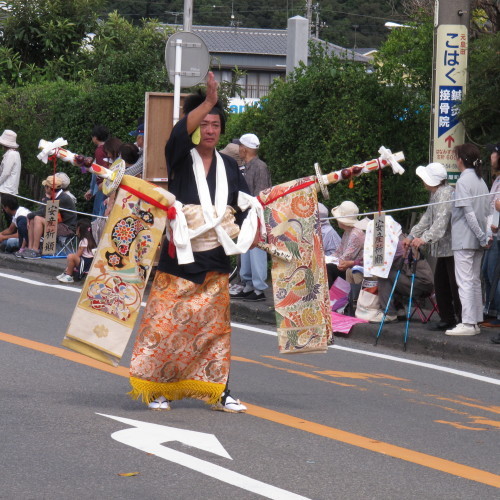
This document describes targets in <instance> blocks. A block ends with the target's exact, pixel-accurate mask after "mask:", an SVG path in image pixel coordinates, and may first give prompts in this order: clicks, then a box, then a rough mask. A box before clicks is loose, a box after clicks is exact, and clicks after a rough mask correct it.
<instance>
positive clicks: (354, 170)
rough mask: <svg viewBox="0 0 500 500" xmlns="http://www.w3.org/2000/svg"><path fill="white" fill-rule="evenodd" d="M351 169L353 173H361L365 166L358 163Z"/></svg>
mask: <svg viewBox="0 0 500 500" xmlns="http://www.w3.org/2000/svg"><path fill="white" fill-rule="evenodd" d="M351 170H352V173H353V175H359V174H360V173H361V172H362V171H363V167H360V166H359V165H356V166H354V167H352V169H351Z"/></svg>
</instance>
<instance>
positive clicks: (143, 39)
mask: <svg viewBox="0 0 500 500" xmlns="http://www.w3.org/2000/svg"><path fill="white" fill-rule="evenodd" d="M171 33H172V30H169V29H168V28H165V27H163V28H162V27H160V26H159V24H158V22H156V21H152V20H147V19H143V20H142V21H141V22H140V23H139V24H138V25H134V24H132V23H131V22H130V21H128V20H126V19H125V18H123V17H122V16H120V15H119V14H118V13H117V12H112V13H111V14H109V15H108V16H107V17H106V19H105V20H102V21H101V22H100V23H99V24H98V26H97V27H96V30H95V36H94V37H93V38H92V40H91V41H89V42H88V44H87V45H86V46H85V47H82V49H81V50H80V52H79V56H80V57H81V60H82V63H81V64H82V69H83V71H84V72H86V74H87V75H88V76H90V77H91V78H92V79H93V80H94V81H96V82H98V83H102V84H112V83H121V82H125V81H130V82H140V83H144V84H148V85H149V86H150V88H151V89H152V90H164V91H165V90H167V88H168V87H169V83H168V80H167V70H166V68H165V60H164V55H165V44H166V41H167V39H168V37H169V35H170V34H171Z"/></svg>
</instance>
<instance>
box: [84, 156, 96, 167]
mask: <svg viewBox="0 0 500 500" xmlns="http://www.w3.org/2000/svg"><path fill="white" fill-rule="evenodd" d="M92 163H94V159H93V158H92V156H86V157H85V160H84V161H83V164H84V165H85V166H86V167H87V168H90V167H91V166H92Z"/></svg>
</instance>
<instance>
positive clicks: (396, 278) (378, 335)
mask: <svg viewBox="0 0 500 500" xmlns="http://www.w3.org/2000/svg"><path fill="white" fill-rule="evenodd" d="M406 254H407V252H404V254H403V258H402V259H401V262H400V263H399V264H398V271H397V273H396V277H395V278H394V283H393V285H392V289H391V293H390V294H389V300H388V301H387V304H386V306H385V310H384V315H383V316H382V321H381V322H380V325H379V327H378V332H377V337H376V338H375V345H377V343H378V339H379V337H380V334H381V333H382V328H383V327H384V323H385V318H386V316H387V311H388V310H389V306H390V305H391V301H392V296H393V295H394V290H396V285H397V284H398V280H399V275H400V274H401V269H403V265H404V263H405V259H406Z"/></svg>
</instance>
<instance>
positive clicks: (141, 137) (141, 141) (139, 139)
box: [135, 134, 144, 148]
mask: <svg viewBox="0 0 500 500" xmlns="http://www.w3.org/2000/svg"><path fill="white" fill-rule="evenodd" d="M135 142H136V143H137V147H139V148H143V147H144V135H142V134H139V135H138V136H137V139H136V141H135Z"/></svg>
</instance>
